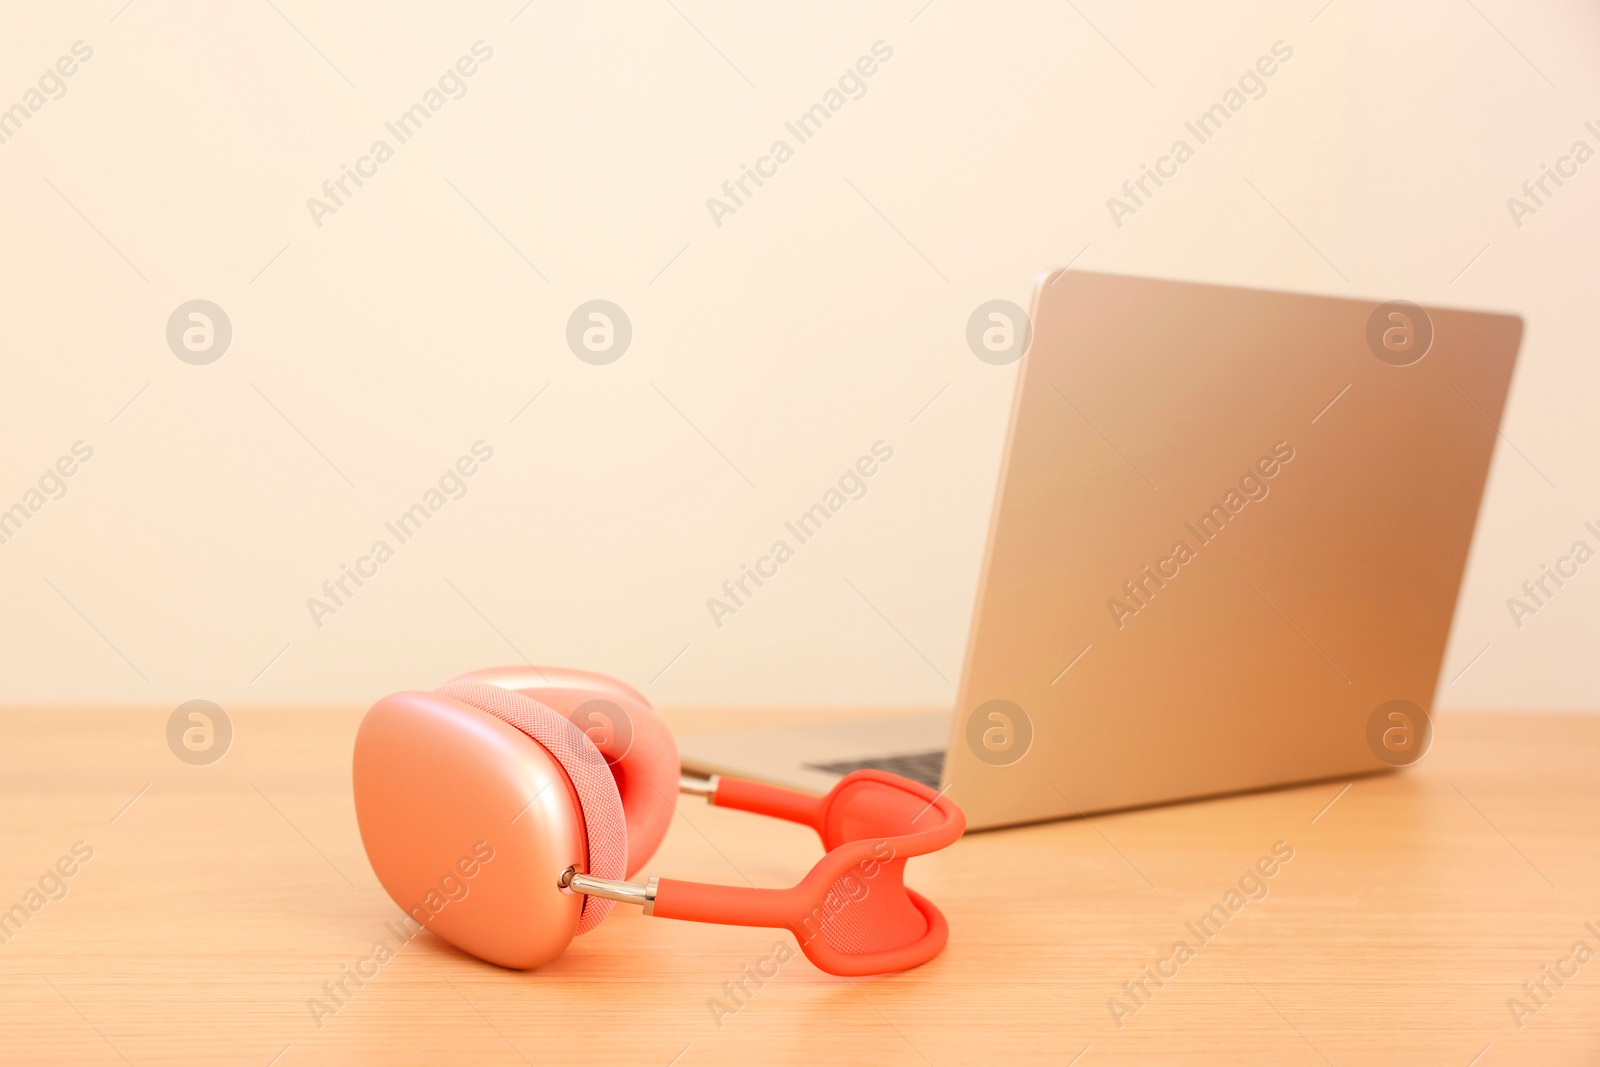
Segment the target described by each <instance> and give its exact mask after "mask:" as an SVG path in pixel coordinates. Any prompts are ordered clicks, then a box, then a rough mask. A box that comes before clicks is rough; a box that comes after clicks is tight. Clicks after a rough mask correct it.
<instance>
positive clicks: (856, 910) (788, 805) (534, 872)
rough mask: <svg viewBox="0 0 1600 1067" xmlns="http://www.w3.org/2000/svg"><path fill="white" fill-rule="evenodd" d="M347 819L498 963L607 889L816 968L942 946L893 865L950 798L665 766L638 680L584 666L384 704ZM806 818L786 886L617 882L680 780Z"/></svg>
mask: <svg viewBox="0 0 1600 1067" xmlns="http://www.w3.org/2000/svg"><path fill="white" fill-rule="evenodd" d="M354 784H355V802H356V818H357V821H358V822H359V824H360V826H361V840H362V843H363V844H364V845H365V846H366V850H367V857H368V858H369V859H370V860H371V861H372V868H373V870H374V871H375V872H377V875H378V880H379V881H380V882H381V883H383V888H384V889H385V890H386V891H387V892H388V894H389V896H390V897H391V898H393V900H394V902H395V903H396V904H398V905H400V907H401V908H402V909H403V910H404V911H405V912H406V913H407V914H409V915H410V916H411V917H412V918H413V919H414V920H416V921H417V922H419V923H421V924H422V925H423V926H425V927H427V928H428V929H429V930H431V931H433V933H435V934H436V935H438V936H439V937H442V938H444V939H445V940H446V941H448V942H450V943H451V944H453V945H455V946H456V947H457V948H460V949H462V950H464V951H466V952H470V953H471V954H472V955H474V956H477V957H479V958H480V959H484V960H488V961H489V962H490V963H497V964H499V965H501V966H502V967H515V968H529V967H537V966H539V965H540V964H542V963H546V962H548V961H549V960H552V959H554V958H555V957H556V956H558V955H560V954H561V952H562V950H563V949H565V948H566V947H567V945H568V944H569V943H571V941H572V939H573V938H574V937H576V936H577V935H579V934H584V933H588V932H589V931H590V930H593V929H594V928H595V927H596V926H598V925H599V924H600V922H601V921H602V920H603V919H604V918H605V917H606V916H607V915H608V914H610V912H611V909H612V908H613V907H614V906H615V904H614V902H615V901H624V902H627V903H631V904H640V905H643V907H644V912H645V914H646V915H655V916H658V917H662V918H668V919H688V920H691V921H693V922H708V923H727V924H732V925H736V926H767V927H782V928H785V929H787V930H789V931H790V932H791V933H793V934H794V936H795V938H796V940H798V941H799V943H800V948H801V950H802V951H803V952H804V953H805V954H806V957H807V958H808V959H810V960H811V962H812V963H814V964H816V965H817V966H818V967H819V968H821V969H822V970H824V971H827V972H829V973H830V974H840V975H863V974H880V973H883V972H886V971H900V970H905V969H906V968H908V967H915V966H917V965H918V964H922V963H926V962H927V961H928V960H930V959H932V958H933V957H934V956H936V955H937V954H938V953H939V951H940V950H941V949H942V948H944V944H945V940H946V939H947V937H948V936H949V927H948V926H947V925H946V923H945V919H944V916H943V915H941V914H940V913H939V909H938V908H936V907H934V906H933V904H932V903H931V902H930V901H929V900H927V899H926V898H925V897H923V896H921V895H920V894H918V893H916V892H914V891H913V890H910V889H908V888H906V886H905V883H904V874H905V862H906V860H907V859H909V858H910V857H912V856H920V855H923V854H925V853H928V852H933V851H935V850H937V849H941V848H944V847H945V846H947V845H949V844H951V843H953V842H954V841H955V840H956V839H957V838H959V837H960V836H961V834H962V831H963V830H965V828H966V818H965V816H963V815H962V814H961V809H959V808H958V807H956V805H955V804H954V803H953V802H952V801H950V800H949V799H948V798H947V797H945V796H943V795H942V794H939V793H936V792H934V791H933V790H932V789H929V788H928V787H927V786H924V785H919V784H918V783H916V782H911V781H908V780H906V779H904V778H900V777H898V776H896V775H892V774H886V773H884V772H882V771H871V770H867V771H856V772H854V773H852V774H850V775H847V776H846V777H845V778H843V779H842V780H841V781H840V782H839V784H838V785H836V786H835V787H834V788H833V790H832V791H830V792H829V793H828V794H827V795H825V796H820V797H819V796H811V795H809V794H805V793H797V792H794V791H792V790H788V789H780V788H777V787H774V786H768V785H761V784H758V783H755V782H746V781H741V780H739V779H736V778H723V777H719V776H715V775H713V776H712V777H711V778H709V779H695V778H683V777H680V768H679V766H678V746H677V744H676V743H675V742H674V741H673V740H672V734H671V733H670V732H669V731H668V730H667V726H666V724H665V723H664V722H662V721H661V719H660V718H659V717H658V716H657V715H656V713H655V711H654V710H653V709H652V708H651V707H650V704H649V702H648V701H646V700H645V698H644V697H643V696H641V695H640V694H639V693H638V692H636V691H635V690H634V689H632V688H631V687H629V686H627V685H624V684H623V683H621V682H619V681H616V680H615V679H612V678H607V677H606V676H604V675H600V674H593V673H591V672H589V671H578V670H568V669H565V668H559V667H492V668H490V669H488V670H482V671H474V672H472V673H471V674H464V675H462V676H461V677H460V678H457V679H456V680H454V681H452V682H450V683H449V684H447V685H443V686H440V687H439V688H438V689H436V690H434V691H433V692H431V693H420V692H405V693H394V694H391V695H389V696H386V697H384V698H383V699H382V700H380V701H378V702H377V703H376V704H374V705H373V706H372V708H371V709H370V710H369V711H368V712H367V714H366V717H365V718H364V719H363V720H362V722H361V728H360V730H359V731H358V732H357V734H356V745H355V767H354ZM680 791H681V792H686V793H694V794H698V795H701V796H704V797H706V798H707V799H708V800H709V801H710V802H711V803H712V804H715V805H717V806H718V807H724V808H737V809H739V810H741V811H750V812H755V813H757V814H760V815H770V816H773V817H774V818H778V819H785V820H788V821H790V822H797V823H801V824H804V825H806V826H810V827H811V828H812V829H814V830H815V831H816V832H817V835H818V836H819V837H820V838H821V839H822V847H823V849H824V850H826V852H827V855H825V856H823V857H822V859H821V861H820V862H818V863H817V865H816V866H815V867H813V868H812V869H811V873H810V874H808V875H806V877H805V878H804V879H802V880H801V881H800V883H799V884H798V885H795V886H793V887H791V888H788V889H752V888H747V887H741V886H722V885H706V884H703V883H699V882H680V881H677V880H674V879H658V878H651V879H649V880H648V881H646V882H643V883H640V882H630V881H625V880H624V879H628V878H632V877H633V876H634V875H635V874H636V873H637V872H638V871H639V870H640V868H642V867H643V866H644V864H645V862H646V861H647V860H648V859H649V858H650V856H651V855H652V854H653V853H654V852H655V850H656V848H657V847H658V846H659V845H660V844H661V840H662V838H664V837H665V836H666V833H667V826H668V824H669V823H670V822H671V819H672V815H673V811H674V798H675V797H676V795H677V794H678V793H679V792H680Z"/></svg>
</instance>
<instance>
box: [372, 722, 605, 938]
mask: <svg viewBox="0 0 1600 1067" xmlns="http://www.w3.org/2000/svg"><path fill="white" fill-rule="evenodd" d="M351 779H352V785H353V787H354V795H355V808H356V820H357V823H358V824H359V826H360V829H361V841H362V844H363V846H364V847H365V848H366V853H367V858H368V859H369V860H370V861H371V863H372V869H373V871H374V873H376V874H377V876H378V881H379V882H380V883H382V885H383V888H384V890H385V891H386V892H387V893H388V894H389V896H390V897H391V898H392V899H393V900H394V902H395V903H396V904H398V905H399V906H400V908H401V910H402V911H404V912H405V913H406V915H405V917H402V918H401V919H400V920H399V921H398V922H392V923H389V924H388V928H389V930H390V931H391V932H393V933H395V934H396V935H398V936H400V937H401V938H403V940H402V941H401V943H402V944H403V943H405V942H406V941H410V940H411V939H412V938H414V937H415V936H416V935H417V934H418V933H420V932H421V929H420V928H421V927H426V928H427V929H429V930H430V931H432V932H433V933H434V934H435V935H437V936H438V937H441V938H443V939H444V940H446V941H448V942H450V943H451V944H453V945H455V946H456V947H457V948H460V949H462V950H463V951H466V952H470V953H471V954H472V955H474V956H477V957H479V958H480V959H484V960H488V961H489V962H491V963H496V964H499V965H500V966H502V967H515V968H528V967H537V966H539V965H540V964H542V963H545V962H547V961H549V960H551V959H554V958H555V957H556V956H558V955H560V953H561V952H562V951H563V950H564V949H565V948H566V947H567V945H568V944H569V943H570V942H571V941H572V938H573V937H574V936H576V935H577V934H578V933H579V932H581V931H580V924H581V923H583V921H584V919H585V918H586V917H585V916H584V912H585V910H586V900H585V898H583V897H580V896H578V895H575V894H573V893H571V892H569V891H567V890H563V889H560V888H559V887H558V886H557V884H556V878H557V877H558V876H559V874H560V872H561V871H563V870H565V869H566V868H567V867H568V866H574V865H577V866H581V865H583V864H584V863H586V862H587V856H588V852H589V849H588V843H587V832H586V828H585V822H584V817H583V812H582V810H581V805H580V803H579V798H578V795H577V791H576V790H575V789H574V788H573V786H572V782H571V780H570V779H569V777H568V774H567V771H566V770H565V768H563V767H562V765H561V764H560V762H559V761H557V759H556V758H555V757H554V756H553V755H552V754H551V753H550V752H549V751H548V750H547V749H546V748H545V747H544V746H542V745H540V744H538V743H537V742H535V741H534V740H532V739H531V738H530V737H528V736H527V735H526V734H524V733H523V732H522V731H520V730H518V729H517V728H516V727H514V726H512V725H511V724H509V723H507V722H506V721H504V720H503V719H501V718H499V717H496V716H493V715H490V714H487V713H485V712H484V711H482V710H480V709H478V708H476V707H474V706H472V705H470V704H467V703H464V702H462V701H459V700H455V699H452V698H450V697H447V696H441V695H439V694H436V693H417V692H407V693H394V694H391V695H390V696H386V697H384V698H383V699H382V700H380V701H378V702H377V703H376V704H374V705H373V706H372V708H371V709H370V710H369V711H368V712H367V714H366V717H365V718H363V719H362V721H361V726H360V729H359V730H358V731H357V732H356V741H355V751H354V757H353V766H352V768H351ZM530 798H531V800H530ZM385 940H387V936H386V937H385Z"/></svg>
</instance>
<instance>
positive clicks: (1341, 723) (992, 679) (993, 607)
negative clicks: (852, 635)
mask: <svg viewBox="0 0 1600 1067" xmlns="http://www.w3.org/2000/svg"><path fill="white" fill-rule="evenodd" d="M1029 317H1030V319H1031V328H1032V344H1031V347H1030V348H1029V349H1028V351H1027V354H1026V355H1025V356H1024V357H1023V359H1022V363H1021V366H1020V373H1019V374H1018V377H1017V387H1016V396H1015V400H1014V403H1013V408H1012V413H1011V424H1010V429H1009V432H1008V435H1007V440H1006V448H1005V454H1004V459H1003V461H1002V466H1001V470H1000V477H999V487H998V492H997V495H996V500H995V506H994V513H993V517H992V520H991V524H990V528H989V538H988V546H987V550H986V552H985V556H984V563H983V570H982V576H981V579H980V584H979V588H978V595H977V602H976V608H975V611H974V615H973V622H972V629H971V633H970V636H969V638H968V648H967V655H966V661H965V664H964V668H963V671H962V678H961V684H960V687H959V694H958V703H957V707H956V709H955V714H954V715H953V716H951V715H950V714H940V715H933V716H928V715H920V716H898V717H890V718H883V719H875V720H871V721H867V722H856V723H844V724H830V725H822V726H813V727H804V728H799V729H791V730H770V731H745V732H740V733H733V734H721V735H707V736H701V737H688V738H684V739H683V741H682V746H681V747H682V755H683V762H684V766H685V768H686V769H689V770H692V771H696V772H700V773H707V774H710V773H727V774H738V775H741V776H744V777H753V778H757V779H761V780H766V781H771V782H776V783H780V784H788V785H792V786H795V787H798V788H806V789H826V788H828V787H829V786H830V785H831V784H832V783H833V782H834V781H836V780H837V778H838V776H840V775H842V774H844V773H847V772H848V771H849V770H852V769H854V768H856V767H882V768H886V769H889V770H893V771H896V772H898V773H903V774H907V775H908V776H910V777H914V778H920V779H922V780H924V781H927V782H929V783H930V784H937V785H939V786H940V787H942V788H945V789H948V791H949V795H950V796H952V797H953V798H954V799H955V800H956V801H957V802H958V803H959V804H960V805H961V806H962V808H963V809H964V810H965V812H966V814H967V821H968V826H969V827H970V828H974V829H978V828H984V827H992V826H1002V825H1008V824H1013V823H1022V822H1032V821H1037V820H1044V819H1056V818H1063V817H1070V816H1074V815H1079V814H1093V813H1095V812H1099V811H1107V810H1113V809H1119V808H1129V807H1136V806H1140V805H1146V804H1155V803H1162V802H1167V801H1175V800H1184V799H1190V798H1196V797H1204V796H1213V795H1217V794H1223V793H1233V792H1239V791H1242V790H1250V789H1260V788H1263V787H1268V786H1279V785H1287V784H1290V783H1295V782H1304V781H1309V780H1314V779H1322V778H1331V777H1336V776H1344V775H1352V774H1362V773H1367V772H1371V771H1377V770H1383V769H1386V768H1389V767H1393V766H1402V765H1405V764H1407V763H1410V762H1413V761H1414V760H1415V759H1417V758H1420V756H1421V755H1422V754H1423V753H1425V751H1426V747H1427V744H1428V740H1429V737H1430V729H1431V728H1430V722H1429V718H1428V716H1429V714H1430V713H1431V710H1432V706H1433V699H1434V694H1435V690H1436V688H1437V685H1438V681H1439V675H1440V668H1441V663H1442V660H1443V657H1444V651H1445V644H1446V640H1447V638H1448V636H1449V632H1450V625H1451V620H1452V616H1453V614H1454V611H1455V605H1456V595H1457V592H1458V590H1459V588H1460V583H1461V577H1462V572H1463V570H1464V568H1465V565H1466V559H1467V551H1468V549H1469V547H1470V545H1471V543H1472V535H1473V528H1474V525H1475V523H1476V520H1477V515H1478V506H1479V501H1480V499H1481V498H1482V495H1483V487H1484V481H1485V479H1486V477H1487V473H1488V470H1489V461H1490V457H1491V456H1492V455H1493V453H1494V447H1495V440H1496V437H1497V427H1498V425H1499V422H1500V419H1501V413H1502V411H1503V409H1504V406H1505V400H1506V393H1507V390H1508V388H1509V385H1510V381H1511V372H1512V367H1513V365H1514V363H1515V360H1516V355H1517V348H1518V344H1519V341H1520V339H1521V336H1522V321H1521V319H1519V318H1517V317H1515V316H1509V315H1498V314H1487V313H1482V312H1475V311H1458V310H1451V309H1442V308H1432V307H1429V308H1420V307H1417V306H1415V305H1413V304H1408V303H1406V302H1404V301H1392V302H1384V301H1375V300H1348V299H1341V298H1333V297H1321V296H1307V295H1301V294H1295V293H1278V292H1265V291H1261V290H1253V289H1238V288H1228V287H1222V286H1213V285H1197V284H1192V283H1187V282H1173V281H1160V280H1154V279H1147V278H1130V277H1121V276H1117V275H1109V274H1095V273H1089V272H1083V271H1067V272H1058V273H1055V274H1050V275H1046V276H1043V277H1041V279H1040V280H1039V283H1038V285H1037V287H1036V289H1035V292H1034V297H1033V303H1032V308H1031V311H1030V312H1029ZM1024 328H1026V324H1024Z"/></svg>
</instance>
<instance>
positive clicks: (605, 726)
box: [451, 666, 682, 878]
mask: <svg viewBox="0 0 1600 1067" xmlns="http://www.w3.org/2000/svg"><path fill="white" fill-rule="evenodd" d="M456 682H475V683H483V684H488V685H492V686H496V687H499V688H502V689H507V690H511V691H513V692H516V693H519V694H521V695H522V696H525V697H528V698H530V699H532V700H534V701H537V702H538V703H540V704H542V705H544V706H546V707H548V708H550V709H552V710H553V711H555V712H556V713H557V714H559V715H561V716H563V717H564V718H566V719H567V720H568V721H569V722H571V723H572V724H573V725H574V726H576V727H577V728H578V729H579V730H580V731H582V732H583V734H584V735H585V736H586V737H587V738H588V739H589V741H590V742H591V743H592V744H594V746H595V747H596V748H597V749H598V750H599V751H600V753H601V755H603V756H604V757H605V761H606V764H607V766H608V767H609V768H610V769H611V774H612V777H613V779H614V780H615V782H616V786H617V791H618V794H619V797H620V799H621V802H622V810H623V816H624V818H625V820H626V822H627V835H628V857H627V876H628V877H630V878H631V877H633V875H634V874H636V873H637V872H638V871H639V870H640V869H641V868H643V867H644V865H645V864H646V863H647V862H649V860H650V857H651V856H653V855H654V854H655V851H656V849H657V848H659V847H660V846H661V842H662V839H663V838H665V837H666V836H667V829H668V827H670V826H671V825H672V816H673V813H674V812H675V811H676V810H677V809H676V807H675V802H676V799H677V796H678V778H679V775H680V774H681V773H682V768H681V766H680V764H679V762H678V743H677V742H676V741H674V740H673V738H672V731H671V730H669V729H668V728H667V724H666V723H665V722H663V721H662V720H661V716H659V715H657V714H656V712H655V709H654V708H652V707H651V706H650V702H649V701H647V700H645V698H644V697H643V696H642V695H640V694H639V692H638V691H637V690H635V689H633V688H632V687H631V686H629V685H626V684H624V683H622V682H619V681H617V680H616V679H615V678H609V677H607V676H606V675H603V674H595V673H594V672H592V671H579V670H573V669H571V668H565V667H529V666H522V667H490V668H487V669H485V670H481V671H473V672H472V673H470V674H464V675H462V676H461V677H460V678H458V679H456ZM451 684H455V683H451Z"/></svg>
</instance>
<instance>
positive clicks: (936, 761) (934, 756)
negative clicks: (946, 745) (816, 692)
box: [806, 748, 944, 789]
mask: <svg viewBox="0 0 1600 1067" xmlns="http://www.w3.org/2000/svg"><path fill="white" fill-rule="evenodd" d="M806 767H808V768H810V769H811V770H813V771H827V772H828V773H829V774H837V775H840V776H843V775H846V774H849V773H850V772H851V771H888V772H889V773H890V774H898V775H899V776H900V777H902V778H909V779H911V780H912V781H913V782H921V783H922V784H923V785H925V786H927V787H928V788H930V789H938V788H939V775H940V774H941V773H943V771H944V749H942V748H940V749H935V750H934V751H932V752H912V753H910V754H908V755H904V756H876V757H873V758H871V759H853V760H844V761H842V762H840V763H807V764H806Z"/></svg>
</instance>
